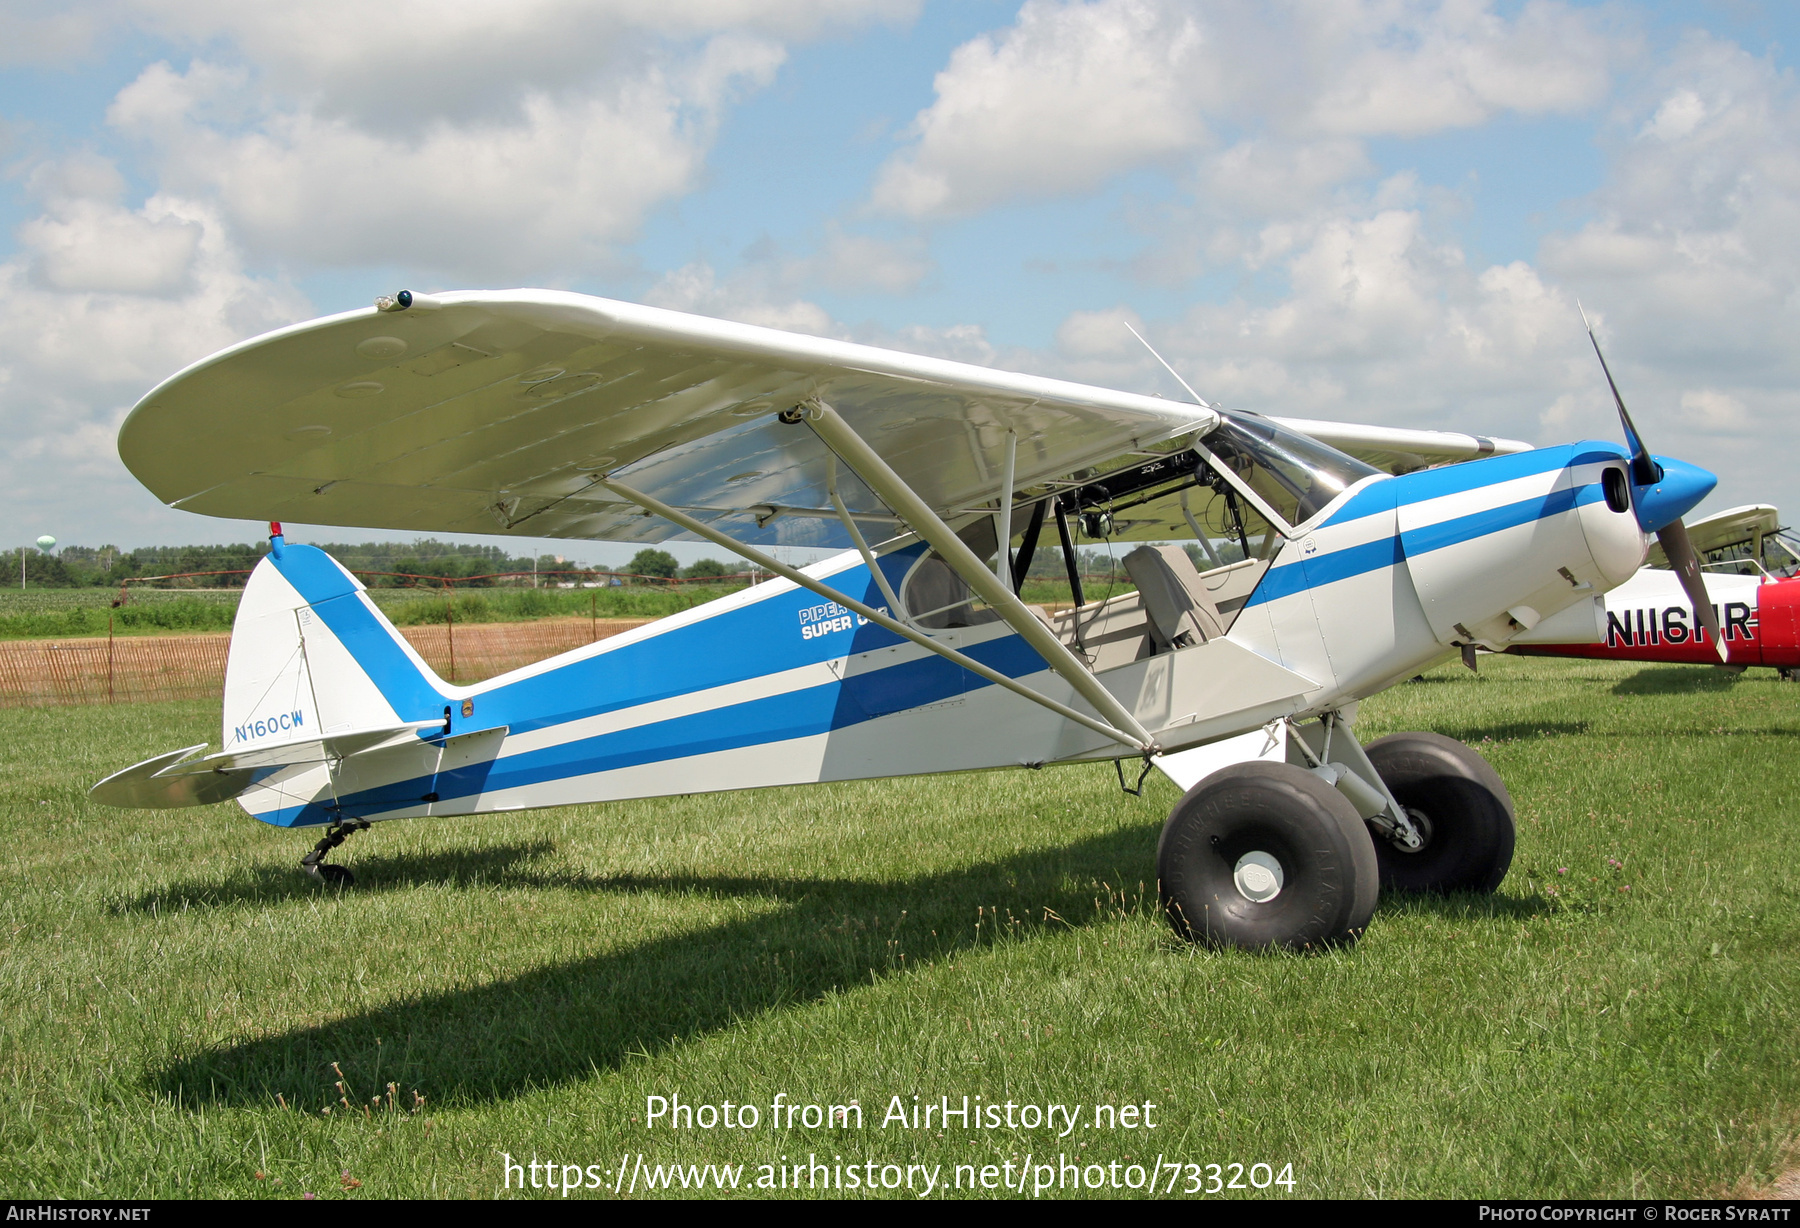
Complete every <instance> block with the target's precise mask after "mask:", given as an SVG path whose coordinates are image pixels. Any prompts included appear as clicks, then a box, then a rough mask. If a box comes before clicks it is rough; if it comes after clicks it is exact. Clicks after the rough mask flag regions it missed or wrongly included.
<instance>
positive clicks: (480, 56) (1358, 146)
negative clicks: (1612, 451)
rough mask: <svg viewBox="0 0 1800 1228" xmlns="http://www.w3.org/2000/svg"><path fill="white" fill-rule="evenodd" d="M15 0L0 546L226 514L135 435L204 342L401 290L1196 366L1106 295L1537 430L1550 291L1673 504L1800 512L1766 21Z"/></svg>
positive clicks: (1128, 365) (1192, 6)
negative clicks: (679, 312)
mask: <svg viewBox="0 0 1800 1228" xmlns="http://www.w3.org/2000/svg"><path fill="white" fill-rule="evenodd" d="M0 23H3V25H0V28H4V29H5V30H6V37H5V39H4V41H0V169H3V170H4V176H3V177H0V221H3V222H4V225H0V234H3V235H4V236H5V237H4V239H3V240H0V243H4V247H0V445H3V450H0V498H3V499H4V509H5V510H4V518H5V524H6V527H7V529H8V530H9V534H8V535H7V536H8V538H9V539H10V540H7V541H0V545H10V544H12V543H14V542H22V541H27V540H29V539H31V538H33V537H36V536H37V535H38V534H40V533H45V532H48V533H53V534H55V535H56V536H57V537H58V538H60V539H61V540H63V541H64V542H81V543H86V544H92V545H97V544H100V543H101V542H113V543H116V544H119V545H123V546H135V545H144V544H153V543H174V542H186V541H205V540H215V541H219V540H245V539H247V538H249V537H251V536H253V535H254V532H253V529H252V527H251V526H247V525H243V524H240V523H235V522H225V521H214V520H209V519H206V518H203V517H198V516H194V515H190V514H186V513H181V512H175V511H170V510H168V509H166V508H163V507H161V506H160V505H159V504H158V503H157V502H156V501H155V500H154V499H153V498H152V497H151V496H150V495H149V494H148V493H146V492H145V491H143V490H142V489H141V488H140V487H138V485H137V484H136V482H135V481H134V480H133V479H132V478H131V477H130V475H129V474H127V473H126V472H125V470H124V468H123V466H122V465H121V464H120V463H119V460H118V457H117V453H116V451H115V446H114V439H115V436H116V433H117V429H118V425H119V422H120V420H121V419H122V418H123V416H124V415H125V413H126V412H127V411H128V410H129V409H130V407H131V405H132V404H133V403H134V402H135V401H136V399H137V398H138V397H139V396H141V395H142V394H143V393H144V392H145V391H147V390H148V389H149V388H150V387H151V386H152V385H154V384H155V383H157V382H158V381H159V380H161V379H163V378H164V377H165V376H167V375H169V374H171V373H172V372H174V371H175V370H177V369H179V368H180V367H182V366H184V365H186V364H187V363H189V362H192V361H193V360H195V359H197V358H200V357H203V356H205V355H206V354H208V353H210V352H212V351H213V350H216V349H218V348H220V347H222V346H225V345H228V344H230V343H232V342H234V341H237V340H239V339H241V338H244V337H248V336H252V335H254V334H256V333H259V332H262V331H265V330H267V329H270V328H274V327H277V326H279V325H283V324H287V323H290V322H292V321H296V320H301V319H305V318H307V317H310V316H313V315H320V314H325V313H328V312H334V311H340V310H343V309H346V308H350V307H356V306H361V305H365V304H367V303H369V302H370V301H371V300H372V299H373V298H374V297H375V295H377V294H379V293H383V292H389V291H392V290H396V289H399V288H400V287H402V286H407V287H411V288H413V289H415V290H427V289H458V288H471V287H496V288H498V287H511V286H555V287H565V288H570V289H576V290H582V291H586V292H590V293H595V294H602V295H607V296H609V297H615V298H624V299H631V300H636V301H641V302H649V303H655V304H658V305H661V306H668V307H675V308H680V309H684V310H690V311H696V312H701V313H705V314H709V315H717V316H726V317H731V318H735V319H741V320H749V321H752V322H755V323H759V324H769V325H774V326H777V327H783V328H791V329H796V330H800V331H803V332H810V333H818V334H822V335H829V336H839V337H846V338H851V339H855V340H861V341H868V342H874V343H877V344H884V345H891V346H895V347H898V348H901V349H908V350H916V351H921V352H927V353H934V354H942V355H946V356H949V357H954V358H960V359H964V360H968V361H974V362H981V363H989V364H994V365H999V366H1005V367H1009V368H1013V369H1017V370H1021V371H1031V372H1041V373H1046V374H1054V375H1061V376H1066V377H1070V378H1076V379H1082V380H1087V381H1091V382H1094V383H1100V384H1105V385H1108V386H1113V387H1120V388H1129V389H1134V390H1141V391H1160V392H1164V393H1174V392H1176V391H1177V389H1176V388H1175V386H1174V385H1173V382H1172V381H1170V380H1169V379H1168V377H1167V376H1166V375H1164V374H1162V373H1161V372H1160V369H1159V368H1157V367H1156V366H1155V365H1154V363H1153V362H1152V361H1151V360H1150V359H1149V358H1148V357H1147V356H1146V355H1145V354H1144V353H1143V351H1142V350H1141V349H1140V348H1139V347H1138V346H1137V343H1136V342H1134V341H1133V340H1132V339H1131V337H1130V334H1129V333H1127V332H1126V330H1125V329H1124V327H1123V326H1122V323H1121V322H1122V321H1127V320H1128V321H1131V322H1132V323H1134V324H1136V325H1137V326H1138V327H1139V328H1141V329H1142V330H1143V331H1144V332H1145V334H1146V335H1147V336H1149V337H1150V338H1151V340H1152V341H1153V342H1154V343H1155V344H1156V345H1157V346H1158V347H1159V348H1160V349H1162V350H1163V352H1164V353H1165V354H1166V355H1167V356H1168V357H1169V358H1170V360H1171V361H1172V362H1174V363H1175V364H1176V366H1177V367H1179V368H1180V369H1181V370H1182V371H1183V373H1184V374H1185V375H1186V376H1187V379H1188V381H1189V382H1190V383H1192V384H1193V385H1194V387H1195V388H1197V389H1199V390H1200V391H1201V393H1202V394H1203V395H1205V396H1207V397H1208V398H1210V399H1213V400H1216V401H1219V402H1222V403H1224V404H1226V405H1232V406H1238V407H1242V408H1245V409H1253V410H1258V411H1261V412H1265V413H1271V414H1290V415H1296V416H1305V417H1320V418H1341V419H1346V420H1354V421H1368V422H1379V423H1389V424H1397V425H1408V426H1434V427H1447V428H1454V429H1462V430H1471V431H1478V432H1482V433H1487V434H1500V435H1510V436H1514V437H1518V438H1523V439H1527V440H1531V441H1534V442H1539V443H1549V442H1555V441H1560V440H1566V439H1571V438H1578V437H1588V436H1600V437H1606V438H1613V437H1616V435H1617V424H1616V420H1615V419H1614V418H1613V416H1612V413H1611V409H1610V405H1609V402H1608V401H1607V399H1606V394H1605V386H1604V384H1603V383H1602V382H1601V379H1600V373H1599V370H1598V368H1597V366H1596V364H1595V363H1594V360H1593V357H1592V355H1591V353H1590V352H1589V351H1588V350H1587V348H1586V346H1587V343H1586V338H1585V336H1584V335H1583V333H1582V331H1581V328H1580V322H1579V317H1578V316H1577V314H1576V300H1577V299H1578V298H1579V299H1580V300H1581V302H1583V303H1584V304H1586V305H1587V306H1588V308H1589V310H1590V312H1592V313H1594V314H1595V315H1596V317H1597V319H1598V321H1599V322H1600V325H1601V334H1602V340H1603V341H1604V342H1605V344H1606V345H1607V347H1608V356H1609V358H1611V359H1612V361H1613V363H1614V368H1615V371H1616V373H1617V374H1618V375H1619V377H1620V383H1621V385H1622V387H1623V388H1624V390H1625V394H1626V397H1627V399H1628V401H1629V403H1630V404H1631V407H1632V410H1633V413H1634V415H1635V416H1636V418H1637V421H1638V423H1639V426H1640V427H1641V429H1642V430H1643V432H1644V433H1645V434H1646V435H1647V436H1648V437H1649V439H1650V441H1651V444H1652V447H1654V448H1655V449H1656V450H1657V451H1660V452H1664V453H1667V454H1670V455H1677V456H1681V457H1684V458H1686V459H1689V460H1693V461H1696V462H1698V463H1700V464H1703V465H1706V466H1707V467H1709V468H1711V469H1713V470H1714V471H1715V472H1717V473H1718V474H1719V475H1720V477H1721V483H1720V489H1719V491H1718V492H1717V493H1716V494H1715V495H1713V497H1712V498H1711V499H1709V500H1708V502H1707V503H1706V504H1705V505H1704V506H1703V508H1702V511H1710V510H1717V509H1720V508H1723V507H1726V506H1729V505H1731V504H1734V503H1743V502H1750V501H1769V502H1775V503H1778V504H1780V505H1781V506H1783V507H1786V508H1790V509H1800V476H1796V465H1795V458H1794V456H1793V448H1794V439H1795V434H1794V425H1793V424H1794V423H1795V422H1796V409H1797V408H1800V346H1796V345H1795V344H1794V342H1795V339H1796V336H1797V334H1796V323H1800V294H1797V292H1800V108H1797V105H1796V104H1797V101H1800V98H1797V93H1796V88H1795V80H1794V63H1793V57H1794V54H1795V52H1794V50H1793V48H1795V47H1796V46H1800V9H1797V8H1796V7H1795V6H1792V5H1782V4H1777V3H1773V2H1771V3H1767V4H1764V3H1758V2H1756V0H1710V2H1709V0H1691V2H1687V3H1680V2H1676V0H1669V2H1666V3H1639V4H1631V3H1602V4H1588V3H1576V2H1557V0H1528V2H1527V3H1523V4H1519V3H1505V2H1500V0H1493V2H1486V0H1445V2H1443V3H1426V2H1413V0H1263V2H1258V3H1252V2H1250V0H1089V2H1085V3H1083V2H1073V0H1026V2H1025V3H1023V4H1020V3H1018V2H1017V0H1006V2H1000V0H956V2H954V3H951V2H947V0H946V2H934V0H511V2H510V3H506V4H498V3H485V4H484V3H472V2H469V0H436V2H434V3H429V4H427V3H421V2H419V0H388V2H387V3H384V4H379V5H371V4H367V3H352V2H351V0H314V2H306V0H297V2H295V3H289V4H283V5H270V4H244V3H240V2H233V0H95V2H93V3H71V2H69V0H61V2H57V0H47V2H40V0H0ZM196 446H204V443H203V441H196ZM1795 514H1796V515H1800V511H1797V512H1796V513H1795ZM329 534H330V535H331V536H340V537H341V536H345V535H346V531H344V530H330V531H329ZM320 535H321V536H323V535H325V534H323V533H321V534H320ZM350 535H351V536H356V535H355V534H350ZM377 536H378V535H377ZM557 548H558V549H561V550H567V547H566V546H560V547H557ZM572 553H575V554H577V555H583V556H584V557H588V558H591V559H594V560H596V561H612V560H614V558H615V555H616V554H617V551H616V550H609V549H608V548H604V547H597V548H593V549H590V550H586V551H585V552H584V551H583V550H582V549H581V548H579V547H578V548H576V550H575V551H573V552H572Z"/></svg>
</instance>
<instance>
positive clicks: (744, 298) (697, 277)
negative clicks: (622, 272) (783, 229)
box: [644, 262, 844, 337]
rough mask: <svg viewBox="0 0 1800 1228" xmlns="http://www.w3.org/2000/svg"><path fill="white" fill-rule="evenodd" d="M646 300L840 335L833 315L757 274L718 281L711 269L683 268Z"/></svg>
mask: <svg viewBox="0 0 1800 1228" xmlns="http://www.w3.org/2000/svg"><path fill="white" fill-rule="evenodd" d="M644 301H645V302H646V303H649V304H650V305H651V306H653V307H667V308H670V309H671V310H674V311H691V312H693V313H695V314H696V315H703V316H713V317H715V318H717V319H721V320H737V321H739V322H741V323H744V324H760V325H761V326H763V327H764V328H784V329H787V330H788V331H790V332H796V333H810V334H812V335H813V336H815V337H842V336H844V332H843V329H842V328H841V326H839V325H838V323H837V322H836V321H835V320H833V319H832V318H831V313H829V312H828V311H826V310H825V309H824V308H823V307H821V306H819V305H818V304H817V303H812V302H808V301H807V300H805V299H803V298H799V297H797V296H795V295H794V294H792V293H791V292H789V291H787V290H786V289H785V288H784V287H782V286H781V285H780V284H779V282H778V279H776V278H772V277H768V276H766V275H765V274H763V273H762V271H760V270H755V269H752V270H751V271H748V272H746V273H741V274H740V275H738V276H737V277H734V278H728V279H726V280H724V281H721V280H720V279H719V276H718V274H717V273H715V272H714V271H713V267H712V266H711V265H710V264H706V263H705V262H696V263H694V264H688V265H683V266H682V267H681V268H679V269H676V270H674V271H673V272H670V273H667V274H665V275H664V276H663V278H662V280H660V281H658V282H657V283H656V285H654V286H652V287H651V289H650V291H649V293H647V294H646V295H644Z"/></svg>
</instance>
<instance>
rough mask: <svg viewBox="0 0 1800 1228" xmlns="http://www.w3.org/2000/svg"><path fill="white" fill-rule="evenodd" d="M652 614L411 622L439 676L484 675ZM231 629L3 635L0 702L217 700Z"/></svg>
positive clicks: (411, 637)
mask: <svg viewBox="0 0 1800 1228" xmlns="http://www.w3.org/2000/svg"><path fill="white" fill-rule="evenodd" d="M650 621H652V620H650V619H647V618H597V619H590V618H549V619H543V620H541V621H538V622H526V623H476V624H463V625H461V626H457V625H456V624H454V623H438V624H427V625H425V626H422V627H404V628H401V629H400V633H401V634H402V635H404V636H405V637H406V639H407V642H408V643H410V644H411V645H412V646H413V648H414V649H415V650H416V651H417V652H418V654H419V655H420V656H421V657H423V658H424V659H425V663H426V664H427V665H429V666H430V667H431V668H432V669H433V670H434V671H436V673H437V675H438V676H439V677H440V678H443V679H445V680H446V681H449V682H461V683H466V682H480V681H482V680H483V679H487V678H492V677H494V676H495V675H496V674H504V673H507V672H509V671H511V670H515V669H521V668H523V667H525V666H527V665H531V664H534V663H536V662H538V661H542V660H544V659H545V658H547V657H553V656H556V655H558V654H560V653H564V652H568V651H569V650H570V649H573V648H579V647H581V646H582V645H584V644H591V643H593V642H594V641H596V640H603V639H607V638H609V637H610V636H614V635H618V634H620V633H622V632H625V631H629V630H631V629H633V628H634V627H641V626H643V625H644V624H645V623H648V622H650ZM230 649H231V636H230V635H229V634H225V633H214V634H201V635H129V636H108V637H107V638H106V639H84V640H13V641H0V708H26V707H34V708H35V707H63V706H67V705H72V704H112V703H154V702H161V701H167V700H178V699H217V698H218V697H219V695H220V693H221V692H222V691H223V689H224V686H225V659H226V656H227V654H228V653H229V652H230Z"/></svg>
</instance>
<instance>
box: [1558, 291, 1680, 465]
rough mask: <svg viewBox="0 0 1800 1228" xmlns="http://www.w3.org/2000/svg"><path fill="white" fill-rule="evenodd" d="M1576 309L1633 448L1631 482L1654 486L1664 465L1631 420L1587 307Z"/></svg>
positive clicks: (1628, 443) (1577, 306) (1629, 412)
mask: <svg viewBox="0 0 1800 1228" xmlns="http://www.w3.org/2000/svg"><path fill="white" fill-rule="evenodd" d="M1575 309H1576V310H1577V311H1579V312H1581V322H1582V324H1583V325H1584V326H1586V328H1587V335H1588V340H1589V341H1591V342H1592V343H1593V345H1594V357H1595V358H1598V359H1599V360H1600V369H1601V370H1602V371H1604V372H1605V373H1606V386H1607V387H1608V388H1611V389H1612V394H1613V404H1614V405H1617V406H1618V407H1619V423H1620V425H1622V426H1623V427H1624V428H1625V443H1626V444H1627V445H1628V446H1629V447H1630V448H1631V484H1632V485H1633V486H1654V485H1655V484H1656V483H1658V482H1660V481H1662V466H1661V465H1659V464H1657V463H1656V461H1655V460H1653V459H1651V456H1650V449H1649V448H1646V447H1645V446H1644V441H1643V439H1642V438H1641V437H1640V436H1639V435H1638V432H1637V426H1636V425H1635V424H1633V422H1632V421H1631V411H1630V410H1628V409H1626V408H1625V398H1624V397H1622V396H1620V395H1619V385H1618V384H1617V383H1615V382H1614V381H1613V374H1612V368H1611V367H1609V366H1607V365H1606V355H1605V354H1602V353H1601V352H1600V339H1599V338H1598V337H1596V336H1594V326H1593V325H1592V324H1591V323H1589V322H1588V318H1587V309H1586V308H1584V307H1582V305H1581V304H1580V303H1576V304H1575Z"/></svg>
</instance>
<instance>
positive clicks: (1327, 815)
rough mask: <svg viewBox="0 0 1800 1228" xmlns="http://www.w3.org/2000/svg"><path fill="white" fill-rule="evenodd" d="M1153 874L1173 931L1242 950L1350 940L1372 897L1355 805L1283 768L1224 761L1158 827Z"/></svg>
mask: <svg viewBox="0 0 1800 1228" xmlns="http://www.w3.org/2000/svg"><path fill="white" fill-rule="evenodd" d="M1156 872H1157V882H1158V887H1159V890H1160V893H1161V897H1162V905H1163V909H1164V912H1165V913H1166V914H1167V916H1168V918H1169V922H1170V924H1172V925H1173V926H1174V927H1175V932H1176V933H1178V934H1180V935H1181V936H1182V937H1183V938H1186V939H1188V940H1189V941H1191V942H1201V943H1206V944H1209V945H1212V946H1231V947H1244V948H1247V949H1250V950H1260V949H1262V948H1266V947H1287V948H1290V949H1293V950H1319V949H1322V948H1324V947H1328V946H1333V945H1336V944H1341V943H1346V942H1352V941H1354V940H1355V939H1356V938H1357V936H1358V935H1360V934H1361V933H1362V931H1363V930H1364V929H1365V928H1366V927H1367V926H1368V924H1369V918H1370V917H1371V916H1372V915H1373V914H1374V912H1375V899H1376V895H1377V893H1378V890H1379V888H1378V882H1379V870H1378V867H1377V865H1376V861H1375V846H1374V843H1373V841H1372V840H1371V838H1370V835H1369V829H1368V828H1367V826H1365V825H1364V823H1363V821H1362V819H1361V818H1359V817H1358V816H1357V813H1356V808H1355V807H1353V806H1352V805H1351V804H1350V803H1349V801H1348V800H1346V799H1345V797H1344V795H1343V794H1341V793H1339V792H1338V791H1337V790H1336V789H1334V788H1332V787H1331V786H1329V785H1327V784H1326V783H1325V782H1324V781H1322V780H1320V779H1319V778H1318V777H1317V776H1314V775H1313V774H1312V773H1311V772H1308V771H1306V770H1305V769H1303V768H1298V767H1294V766H1292V765H1290V764H1286V763H1240V764H1236V765H1234V766H1232V767H1228V768H1224V769H1222V770H1220V771H1217V772H1214V773H1213V774H1212V775H1211V776H1208V777H1207V778H1206V779H1205V780H1203V781H1201V782H1200V783H1199V784H1197V785H1195V786H1194V787H1193V788H1192V789H1189V790H1188V792H1187V794H1186V795H1185V796H1184V797H1183V798H1182V799H1181V801H1179V802H1178V803H1176V805H1175V809H1174V810H1173V811H1171V812H1170V814H1169V821H1168V822H1167V823H1166V824H1165V825H1164V826H1163V833H1162V840H1161V842H1160V844H1159V845H1158V846H1157V851H1156Z"/></svg>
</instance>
